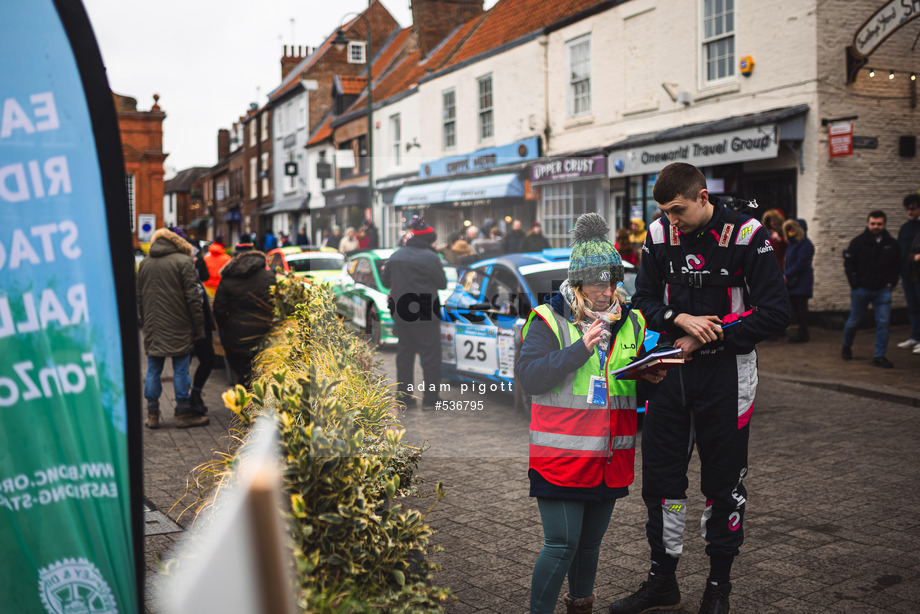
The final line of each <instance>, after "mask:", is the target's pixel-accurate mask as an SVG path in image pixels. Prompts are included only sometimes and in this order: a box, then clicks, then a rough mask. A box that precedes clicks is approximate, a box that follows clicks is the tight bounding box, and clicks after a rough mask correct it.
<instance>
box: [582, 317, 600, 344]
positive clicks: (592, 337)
mask: <svg viewBox="0 0 920 614" xmlns="http://www.w3.org/2000/svg"><path fill="white" fill-rule="evenodd" d="M603 330H604V321H603V320H601V319H600V318H598V319H596V320H594V321H593V322H591V326H589V327H588V330H587V331H585V336H584V337H582V338H581V340H582V341H584V342H585V347H586V348H588V349H589V350H591V351H592V352H593V351H594V346H596V345H597V344H598V342H599V341H600V340H601V331H603Z"/></svg>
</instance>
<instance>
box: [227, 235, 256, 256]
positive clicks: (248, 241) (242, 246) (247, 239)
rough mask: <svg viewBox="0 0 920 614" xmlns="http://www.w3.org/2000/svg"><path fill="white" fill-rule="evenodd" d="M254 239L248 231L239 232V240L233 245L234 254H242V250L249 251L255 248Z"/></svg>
mask: <svg viewBox="0 0 920 614" xmlns="http://www.w3.org/2000/svg"><path fill="white" fill-rule="evenodd" d="M254 241H255V239H253V237H252V235H250V234H249V233H246V232H244V233H243V234H241V235H240V240H239V241H237V242H236V245H234V246H233V253H234V255H235V254H242V253H243V252H251V251H252V250H254V249H255V248H256V246H255V243H254ZM228 264H229V263H228Z"/></svg>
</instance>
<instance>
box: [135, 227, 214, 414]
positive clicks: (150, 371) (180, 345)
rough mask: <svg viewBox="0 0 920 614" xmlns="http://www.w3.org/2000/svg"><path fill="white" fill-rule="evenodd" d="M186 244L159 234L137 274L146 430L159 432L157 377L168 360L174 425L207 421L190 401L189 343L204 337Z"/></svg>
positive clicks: (159, 386)
mask: <svg viewBox="0 0 920 614" xmlns="http://www.w3.org/2000/svg"><path fill="white" fill-rule="evenodd" d="M192 251H193V248H192V246H191V244H190V243H189V242H188V241H186V240H185V239H183V238H182V237H180V236H179V235H177V234H176V233H174V232H173V231H171V230H169V229H168V228H160V229H159V230H157V231H156V232H155V233H153V237H152V238H151V242H150V254H149V255H148V257H147V258H144V260H143V261H142V262H141V264H140V266H139V267H138V271H137V307H138V311H139V314H140V318H141V323H142V326H143V333H144V352H145V353H146V354H147V375H146V377H145V378H144V398H146V399H147V421H146V425H147V428H151V429H157V428H160V394H161V393H162V392H163V384H162V380H161V377H162V375H163V367H164V365H165V364H166V358H167V357H170V358H172V364H173V390H174V391H175V394H176V407H175V415H176V425H177V426H178V427H180V428H188V427H192V426H205V425H206V424H208V422H209V421H208V417H207V416H205V415H203V414H201V413H200V412H198V411H196V410H195V408H193V407H192V404H191V401H190V393H189V388H190V386H191V382H190V381H189V364H190V362H191V354H192V350H193V349H194V347H195V342H196V341H197V340H198V339H202V338H204V336H205V332H204V312H203V311H202V307H201V295H200V294H199V290H198V288H199V286H200V285H201V284H200V282H199V281H198V276H197V275H196V274H195V266H194V264H192Z"/></svg>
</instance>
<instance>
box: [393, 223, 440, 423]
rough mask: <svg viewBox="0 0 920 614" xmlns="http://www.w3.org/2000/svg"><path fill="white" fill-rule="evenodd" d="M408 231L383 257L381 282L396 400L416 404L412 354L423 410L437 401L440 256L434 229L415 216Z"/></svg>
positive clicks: (438, 398)
mask: <svg viewBox="0 0 920 614" xmlns="http://www.w3.org/2000/svg"><path fill="white" fill-rule="evenodd" d="M407 230H408V231H409V232H411V233H412V236H411V237H410V238H408V239H407V240H406V245H405V246H403V247H400V248H399V249H398V250H396V252H394V253H393V255H392V256H390V258H389V260H387V263H386V266H384V267H383V274H382V275H381V279H380V281H382V282H383V285H384V286H386V287H387V288H389V289H390V298H391V299H392V303H390V301H387V302H388V303H390V304H391V305H392V306H391V307H390V313H391V315H392V317H393V328H394V331H395V333H396V336H397V337H399V342H398V344H397V346H396V379H397V380H398V384H397V387H396V390H397V392H396V400H397V401H398V402H400V403H402V404H403V405H405V406H406V407H410V406H412V405H414V404H415V399H414V398H413V396H412V393H413V392H418V390H417V389H416V388H415V386H414V382H413V374H414V373H415V355H416V354H418V355H419V357H420V359H421V361H422V372H423V374H424V390H423V391H422V392H423V396H422V409H435V408H436V406H437V403H438V402H439V401H440V400H441V399H440V396H439V395H438V391H439V390H440V387H441V320H440V318H439V317H438V312H439V311H440V308H441V306H440V301H439V300H438V290H442V289H444V288H446V287H447V277H446V275H445V274H444V267H443V266H442V265H441V259H440V258H439V257H438V254H437V252H436V251H435V250H434V243H435V241H437V239H438V235H437V233H436V232H435V231H434V228H432V227H431V226H429V225H428V224H426V223H425V221H424V220H423V219H422V218H420V217H418V216H416V217H414V218H412V220H410V222H409V226H408V228H407Z"/></svg>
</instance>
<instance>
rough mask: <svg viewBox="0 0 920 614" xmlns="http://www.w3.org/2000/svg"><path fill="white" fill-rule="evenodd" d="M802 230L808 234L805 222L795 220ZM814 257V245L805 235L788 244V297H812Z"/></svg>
mask: <svg viewBox="0 0 920 614" xmlns="http://www.w3.org/2000/svg"><path fill="white" fill-rule="evenodd" d="M796 221H797V222H798V223H799V226H801V227H802V230H803V231H805V232H806V233H807V232H808V225H807V224H806V223H805V220H796ZM814 257H815V245H814V243H812V242H811V239H809V238H808V236H807V234H806V235H805V236H803V237H802V238H800V239H796V240H793V241H790V242H789V246H788V247H787V248H786V290H788V291H789V296H808V297H810V296H813V295H814V289H815V270H814V267H812V261H813V260H814Z"/></svg>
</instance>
